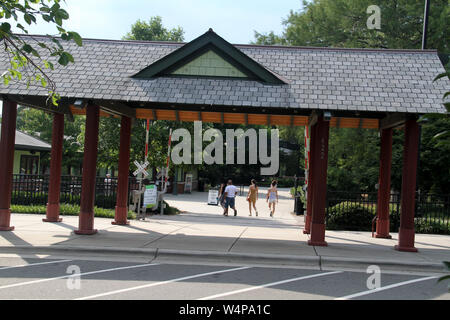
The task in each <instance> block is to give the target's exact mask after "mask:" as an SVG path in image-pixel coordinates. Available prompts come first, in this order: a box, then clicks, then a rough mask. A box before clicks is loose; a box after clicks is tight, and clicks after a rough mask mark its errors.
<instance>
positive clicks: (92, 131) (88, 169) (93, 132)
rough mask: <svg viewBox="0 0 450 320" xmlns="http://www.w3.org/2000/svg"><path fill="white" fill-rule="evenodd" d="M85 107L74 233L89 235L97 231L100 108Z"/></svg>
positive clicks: (91, 105)
mask: <svg viewBox="0 0 450 320" xmlns="http://www.w3.org/2000/svg"><path fill="white" fill-rule="evenodd" d="M86 109H87V110H86V129H85V137H84V159H83V181H82V184H81V206H80V207H81V210H80V215H79V218H78V219H79V220H78V230H75V233H76V234H87V235H90V234H95V233H97V230H96V229H94V202H95V177H96V174H97V151H98V150H97V148H98V126H99V114H100V108H99V106H97V105H93V104H88V106H87V107H86Z"/></svg>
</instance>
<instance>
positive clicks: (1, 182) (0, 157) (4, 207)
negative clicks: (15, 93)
mask: <svg viewBox="0 0 450 320" xmlns="http://www.w3.org/2000/svg"><path fill="white" fill-rule="evenodd" d="M16 118H17V103H16V102H13V101H9V100H7V99H4V100H3V110H2V131H1V132H2V133H1V139H0V231H12V230H14V227H11V226H10V221H11V192H12V183H13V168H14V144H15V141H16Z"/></svg>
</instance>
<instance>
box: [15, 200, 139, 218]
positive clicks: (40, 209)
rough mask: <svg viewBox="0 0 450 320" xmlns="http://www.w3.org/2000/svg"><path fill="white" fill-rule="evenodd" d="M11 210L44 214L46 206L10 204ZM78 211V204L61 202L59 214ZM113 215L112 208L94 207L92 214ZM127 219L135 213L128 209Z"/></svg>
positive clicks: (99, 215) (73, 213)
mask: <svg viewBox="0 0 450 320" xmlns="http://www.w3.org/2000/svg"><path fill="white" fill-rule="evenodd" d="M11 211H12V212H14V213H28V214H46V211H47V209H46V207H45V206H44V205H14V204H13V205H11ZM79 213H80V206H78V205H73V204H64V203H63V204H61V206H60V214H61V215H63V216H64V215H67V216H77V215H79ZM114 215H115V211H114V209H103V208H97V207H94V216H95V217H99V218H110V219H113V218H114ZM128 219H136V214H135V213H134V212H132V211H128Z"/></svg>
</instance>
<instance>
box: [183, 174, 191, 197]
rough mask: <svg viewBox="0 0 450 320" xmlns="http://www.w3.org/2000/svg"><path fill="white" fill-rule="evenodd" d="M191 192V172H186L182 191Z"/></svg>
mask: <svg viewBox="0 0 450 320" xmlns="http://www.w3.org/2000/svg"><path fill="white" fill-rule="evenodd" d="M191 192H192V174H190V173H188V174H186V180H185V182H184V193H191Z"/></svg>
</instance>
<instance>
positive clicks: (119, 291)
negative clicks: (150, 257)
mask: <svg viewBox="0 0 450 320" xmlns="http://www.w3.org/2000/svg"><path fill="white" fill-rule="evenodd" d="M250 268H251V267H239V268H233V269H225V270H218V271H212V272H206V273H200V274H194V275H192V276H187V277H181V278H175V279H171V280H166V281H160V282H154V283H149V284H144V285H141V286H137V287H131V288H126V289H121V290H115V291H110V292H104V293H100V294H95V295H92V296H87V297H82V298H77V299H75V300H88V299H95V298H100V297H105V296H110V295H113V294H118V293H123V292H128V291H133V290H139V289H144V288H150V287H155V286H160V285H163V284H168V283H172V282H177V281H183V280H189V279H194V278H200V277H205V276H210V275H213V274H218V273H225V272H233V271H239V270H245V269H250Z"/></svg>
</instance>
